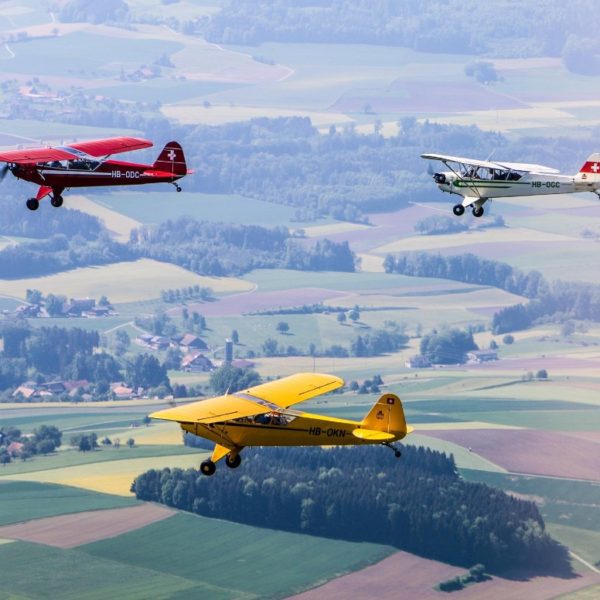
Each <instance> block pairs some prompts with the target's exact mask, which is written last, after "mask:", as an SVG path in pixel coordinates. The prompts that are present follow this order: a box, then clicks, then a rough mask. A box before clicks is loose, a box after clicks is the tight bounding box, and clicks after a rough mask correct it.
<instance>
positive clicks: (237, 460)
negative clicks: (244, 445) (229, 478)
mask: <svg viewBox="0 0 600 600" xmlns="http://www.w3.org/2000/svg"><path fill="white" fill-rule="evenodd" d="M225 464H226V465H227V466H228V467H229V468H230V469H237V468H238V467H239V466H240V465H241V464H242V457H241V456H240V455H239V454H236V455H235V456H234V457H232V456H231V454H228V455H227V456H226V457H225Z"/></svg>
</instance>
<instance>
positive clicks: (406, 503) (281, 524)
mask: <svg viewBox="0 0 600 600" xmlns="http://www.w3.org/2000/svg"><path fill="white" fill-rule="evenodd" d="M131 490H132V491H133V492H134V493H135V495H136V497H137V498H138V499H140V500H146V501H153V502H161V503H163V504H166V505H168V506H174V507H176V508H179V509H182V510H188V511H192V512H195V513H197V514H200V515H203V516H206V517H213V518H220V519H227V520H231V521H236V522H241V523H246V524H249V525H254V526H259V527H268V528H273V529H280V530H286V531H294V532H302V533H308V534H311V535H318V536H323V537H331V538H337V539H345V540H350V541H357V542H371V543H380V544H389V545H392V546H395V547H396V548H400V549H402V550H406V551H409V552H413V553H415V554H419V555H421V556H425V557H428V558H432V559H436V560H441V561H444V562H449V563H452V564H458V565H464V566H471V565H473V564H476V563H484V564H485V565H486V566H487V567H488V568H489V569H490V570H491V571H495V572H498V571H502V570H504V569H509V568H511V567H519V568H523V567H525V568H529V569H534V570H536V571H538V572H540V573H541V572H549V571H554V572H556V571H557V570H560V569H564V570H569V569H570V566H569V560H568V554H567V550H566V548H564V547H563V546H560V545H559V544H558V543H557V542H555V541H554V540H553V539H552V538H551V537H550V536H549V535H548V534H547V533H546V531H545V526H544V521H543V519H542V517H541V515H540V513H539V510H538V508H537V506H536V505H535V504H534V503H533V502H530V501H526V500H521V499H518V498H515V497H514V496H511V495H508V494H506V493H504V492H503V491H501V490H498V489H495V488H492V487H489V486H487V485H484V484H480V483H468V482H465V481H464V480H462V479H461V478H460V477H459V476H458V474H457V473H456V468H455V465H454V460H453V459H452V457H450V458H448V457H447V456H446V455H444V454H442V453H439V452H436V451H433V450H429V449H426V448H422V447H420V448H416V447H412V446H405V447H404V449H403V456H402V459H401V460H397V459H395V458H394V457H393V455H392V453H390V452H389V450H387V449H385V448H380V447H371V448H365V447H362V448H360V447H359V448H334V449H331V450H323V449H320V448H268V449H267V448H263V449H257V450H246V451H244V462H243V464H242V467H241V469H240V470H239V471H230V470H229V469H227V468H226V467H223V468H222V469H220V470H219V472H218V473H217V475H216V476H215V477H211V478H207V477H204V476H202V475H200V474H199V473H198V471H196V470H194V469H188V470H186V471H184V470H182V469H163V470H154V469H152V470H150V471H147V472H146V473H144V474H142V475H139V476H138V477H137V478H136V479H135V481H134V482H133V484H132V486H131ZM356 490H360V491H361V492H360V494H357V493H356Z"/></svg>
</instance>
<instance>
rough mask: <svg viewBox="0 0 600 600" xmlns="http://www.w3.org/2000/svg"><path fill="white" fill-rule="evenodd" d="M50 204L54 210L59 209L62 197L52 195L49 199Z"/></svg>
mask: <svg viewBox="0 0 600 600" xmlns="http://www.w3.org/2000/svg"><path fill="white" fill-rule="evenodd" d="M50 204H52V206H54V207H55V208H59V207H61V206H62V204H63V197H62V196H61V195H60V194H55V195H53V196H52V198H51V199H50Z"/></svg>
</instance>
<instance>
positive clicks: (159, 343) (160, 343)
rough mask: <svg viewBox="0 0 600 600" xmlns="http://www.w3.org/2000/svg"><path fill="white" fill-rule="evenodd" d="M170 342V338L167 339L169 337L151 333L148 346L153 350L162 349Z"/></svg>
mask: <svg viewBox="0 0 600 600" xmlns="http://www.w3.org/2000/svg"><path fill="white" fill-rule="evenodd" d="M170 344H171V340H169V338H167V337H164V336H162V335H153V336H152V339H151V340H150V343H149V346H150V348H152V349H153V350H164V349H165V348H168V347H169V345H170Z"/></svg>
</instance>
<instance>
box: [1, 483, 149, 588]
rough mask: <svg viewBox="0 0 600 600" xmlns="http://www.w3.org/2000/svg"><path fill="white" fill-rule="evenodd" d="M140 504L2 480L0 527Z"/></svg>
mask: <svg viewBox="0 0 600 600" xmlns="http://www.w3.org/2000/svg"><path fill="white" fill-rule="evenodd" d="M136 502H137V501H135V500H133V499H132V498H122V497H120V496H114V495H108V494H98V493H96V492H91V491H89V490H82V489H79V488H75V487H66V486H63V485H54V484H49V483H41V482H39V481H10V480H7V479H4V478H2V479H0V525H8V524H9V523H18V522H20V521H28V520H29V519H41V518H42V517H53V516H55V515H66V514H69V513H74V512H83V511H86V510H101V509H106V508H121V507H123V506H131V505H133V504H135V503H136ZM1 562H2V565H3V568H2V569H0V571H1V572H4V571H5V569H4V564H5V563H4V562H3V561H1ZM0 587H2V586H0Z"/></svg>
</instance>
